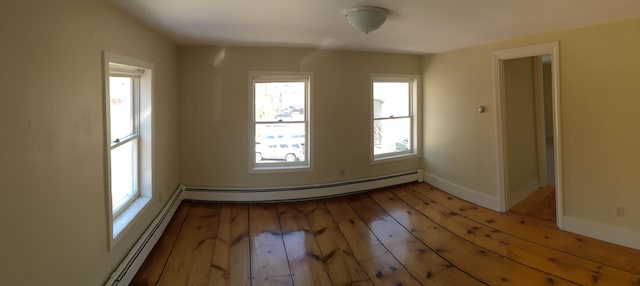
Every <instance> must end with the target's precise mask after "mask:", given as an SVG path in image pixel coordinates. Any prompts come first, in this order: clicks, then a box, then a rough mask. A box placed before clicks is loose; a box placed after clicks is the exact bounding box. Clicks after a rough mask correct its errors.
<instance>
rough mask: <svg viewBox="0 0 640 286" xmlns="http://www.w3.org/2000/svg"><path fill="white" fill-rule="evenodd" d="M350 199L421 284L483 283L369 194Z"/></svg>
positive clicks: (353, 206)
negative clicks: (460, 267) (448, 258)
mask: <svg viewBox="0 0 640 286" xmlns="http://www.w3.org/2000/svg"><path fill="white" fill-rule="evenodd" d="M377 193H379V192H375V193H373V194H372V195H375V194H377ZM349 202H350V204H351V206H352V208H353V210H354V211H355V212H356V213H357V214H358V216H359V217H360V218H361V219H362V220H363V221H364V222H365V223H366V224H367V225H368V226H369V228H370V229H371V231H372V232H373V233H374V234H375V235H376V237H377V238H378V239H379V240H380V241H381V242H382V244H383V245H384V246H385V247H386V248H387V249H388V250H389V251H390V252H391V253H392V255H393V256H394V257H395V258H396V259H397V260H398V261H400V263H401V264H402V265H404V266H405V268H407V270H408V271H409V273H411V274H412V275H413V277H415V278H416V279H417V280H418V281H420V283H422V284H423V285H443V286H447V285H485V284H484V283H482V282H480V281H479V280H477V279H475V278H473V277H471V276H469V275H468V274H467V273H465V272H462V271H460V269H458V268H456V267H455V266H454V265H452V264H450V263H449V262H448V261H446V260H444V259H443V258H442V257H440V256H438V255H437V254H436V253H435V252H433V250H431V249H430V248H428V247H427V246H426V245H425V244H424V243H422V242H421V241H419V240H418V239H416V238H415V237H414V236H413V235H412V234H411V233H410V232H409V231H407V230H406V229H405V228H404V227H403V226H402V225H400V224H399V223H398V222H397V221H395V220H394V218H393V217H392V216H390V215H389V214H388V213H387V212H386V211H385V210H384V209H382V208H381V207H380V206H379V205H378V204H377V203H376V202H375V201H374V200H373V199H371V198H370V197H369V196H364V195H362V196H356V197H354V198H352V199H351V200H349Z"/></svg>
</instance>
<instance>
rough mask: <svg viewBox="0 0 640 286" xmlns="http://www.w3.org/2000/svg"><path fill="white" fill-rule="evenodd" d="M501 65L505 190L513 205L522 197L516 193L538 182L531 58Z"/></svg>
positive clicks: (514, 60)
mask: <svg viewBox="0 0 640 286" xmlns="http://www.w3.org/2000/svg"><path fill="white" fill-rule="evenodd" d="M503 68H504V69H503V71H504V89H505V90H504V101H503V106H504V117H503V120H504V122H505V124H504V128H505V131H506V132H505V135H506V136H505V137H504V140H505V145H504V149H505V157H506V163H507V164H506V166H507V172H506V174H507V180H508V184H507V191H508V192H509V193H510V195H509V205H513V204H515V203H517V202H518V201H517V199H521V198H523V197H519V198H517V197H516V195H517V194H519V193H522V192H527V193H528V192H530V191H531V189H530V187H529V186H530V185H531V183H532V182H533V183H536V182H538V150H537V142H536V137H537V136H536V108H535V106H536V103H535V96H534V78H533V58H531V57H529V58H521V59H512V60H505V61H503ZM536 185H537V183H536ZM527 187H528V188H529V189H527Z"/></svg>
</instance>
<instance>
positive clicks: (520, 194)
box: [507, 178, 540, 209]
mask: <svg viewBox="0 0 640 286" xmlns="http://www.w3.org/2000/svg"><path fill="white" fill-rule="evenodd" d="M539 187H540V180H538V179H537V178H536V179H534V180H532V181H531V182H529V183H528V184H526V185H524V186H522V187H520V188H519V189H518V190H517V191H515V192H513V194H509V202H508V204H507V208H508V209H511V207H513V206H515V205H516V204H517V203H519V202H521V201H522V200H524V199H526V198H527V197H528V196H529V195H531V194H533V192H535V191H536V190H537V189H538V188H539Z"/></svg>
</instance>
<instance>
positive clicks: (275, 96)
mask: <svg viewBox="0 0 640 286" xmlns="http://www.w3.org/2000/svg"><path fill="white" fill-rule="evenodd" d="M305 89H306V88H305V82H299V81H298V82H257V83H255V107H256V108H255V118H256V121H257V122H269V121H304V106H305V104H304V101H305Z"/></svg>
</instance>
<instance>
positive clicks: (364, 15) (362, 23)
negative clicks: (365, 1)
mask: <svg viewBox="0 0 640 286" xmlns="http://www.w3.org/2000/svg"><path fill="white" fill-rule="evenodd" d="M344 17H345V18H347V21H348V22H349V24H351V26H353V27H354V28H356V29H358V30H359V31H362V32H364V33H365V34H369V32H371V31H375V30H376V29H378V28H380V26H382V24H384V22H385V21H387V19H388V18H389V10H387V9H385V8H380V7H374V6H354V7H351V8H349V9H348V10H347V13H346V14H345V15H344Z"/></svg>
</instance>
